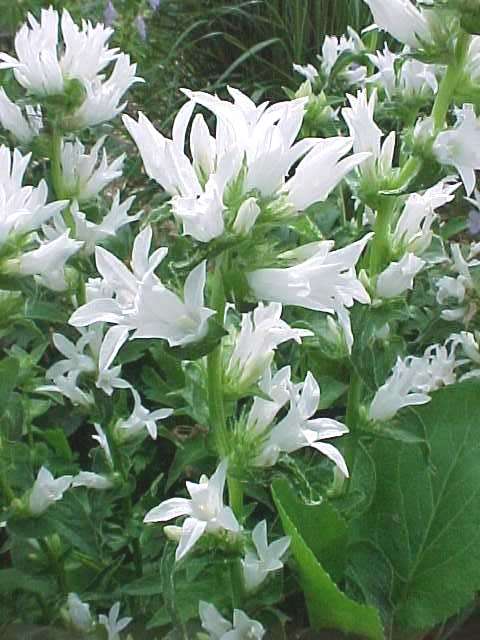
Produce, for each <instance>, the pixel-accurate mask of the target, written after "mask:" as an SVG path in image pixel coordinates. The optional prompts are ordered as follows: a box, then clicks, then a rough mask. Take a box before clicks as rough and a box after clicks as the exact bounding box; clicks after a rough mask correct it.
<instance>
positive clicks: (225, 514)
mask: <svg viewBox="0 0 480 640" xmlns="http://www.w3.org/2000/svg"><path fill="white" fill-rule="evenodd" d="M226 475H227V462H226V461H225V460H224V461H223V462H221V463H220V465H219V466H218V468H217V470H216V471H215V473H214V474H213V475H212V477H211V478H210V479H209V478H207V476H205V475H203V476H202V477H201V478H200V482H199V484H195V483H193V482H187V483H186V484H187V491H188V493H189V494H190V499H188V498H171V499H169V500H165V501H164V502H162V503H161V504H160V505H159V506H158V507H154V508H153V509H151V510H150V511H149V512H148V513H147V515H146V516H145V519H144V522H166V521H168V520H172V519H173V518H178V517H179V516H187V519H186V520H185V521H184V523H183V526H182V534H181V538H180V544H179V545H178V547H177V551H176V553H175V558H176V560H177V561H178V560H181V559H182V558H183V557H184V556H185V555H186V554H187V553H188V552H189V551H190V550H191V549H192V548H193V547H194V545H195V544H196V543H197V541H198V540H199V538H200V537H201V536H202V535H203V534H204V533H217V532H219V531H229V532H231V533H234V534H236V533H238V532H239V531H240V525H239V523H238V522H237V519H236V518H235V515H234V514H233V511H232V510H231V509H230V507H226V506H225V505H224V504H223V492H224V488H225V481H226Z"/></svg>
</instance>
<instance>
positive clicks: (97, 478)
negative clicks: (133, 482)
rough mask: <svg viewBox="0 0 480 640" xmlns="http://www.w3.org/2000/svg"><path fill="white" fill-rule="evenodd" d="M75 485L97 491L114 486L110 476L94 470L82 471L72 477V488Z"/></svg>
mask: <svg viewBox="0 0 480 640" xmlns="http://www.w3.org/2000/svg"><path fill="white" fill-rule="evenodd" d="M74 487H86V488H87V489H96V490H97V491H105V490H107V489H111V488H112V487H113V482H112V481H111V480H110V478H107V477H106V476H102V475H100V474H98V473H93V472H92V471H80V473H77V475H76V476H74V477H73V479H72V489H73V488H74Z"/></svg>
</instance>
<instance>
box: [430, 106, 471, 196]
mask: <svg viewBox="0 0 480 640" xmlns="http://www.w3.org/2000/svg"><path fill="white" fill-rule="evenodd" d="M433 152H434V154H435V156H436V158H437V160H438V161H439V162H440V163H441V164H446V165H451V166H453V167H455V168H456V169H457V171H458V173H459V174H460V176H461V178H462V180H463V184H464V185H465V190H466V192H467V195H470V194H471V193H472V192H473V189H474V188H475V181H476V178H475V171H476V170H477V169H480V121H479V119H478V118H477V116H476V114H475V108H474V106H473V104H464V105H463V108H462V109H459V110H458V111H457V124H456V126H455V127H454V128H453V129H448V130H447V131H442V132H441V133H439V134H438V136H437V138H436V140H435V142H434V145H433Z"/></svg>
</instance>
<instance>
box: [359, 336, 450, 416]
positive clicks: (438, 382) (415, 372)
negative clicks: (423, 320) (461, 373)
mask: <svg viewBox="0 0 480 640" xmlns="http://www.w3.org/2000/svg"><path fill="white" fill-rule="evenodd" d="M457 366H458V362H457V360H456V358H455V345H452V346H451V348H450V350H448V349H447V347H445V346H441V345H438V344H436V345H432V346H431V347H428V349H426V351H425V353H424V355H423V356H422V357H414V356H408V357H407V358H405V359H404V360H402V359H401V358H400V357H399V358H398V359H397V362H396V364H395V366H394V368H393V371H392V374H391V375H390V377H389V378H388V379H387V380H386V382H385V383H384V384H383V385H382V386H381V387H380V388H379V389H378V391H377V392H376V394H375V396H374V398H373V400H372V402H371V404H370V409H369V418H370V420H374V421H379V422H384V421H388V420H391V419H392V418H393V417H394V416H395V414H396V413H397V411H399V410H400V409H402V408H403V407H408V406H416V405H420V404H426V403H427V402H430V400H431V397H430V396H429V395H428V394H429V393H430V392H431V391H435V390H436V389H439V388H440V387H442V386H446V385H449V384H453V383H454V382H455V381H456V374H455V369H456V368H457Z"/></svg>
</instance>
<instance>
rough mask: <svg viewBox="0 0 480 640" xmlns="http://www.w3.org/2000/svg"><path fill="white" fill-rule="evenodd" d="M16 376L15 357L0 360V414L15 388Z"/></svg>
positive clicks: (0, 414) (4, 409)
mask: <svg viewBox="0 0 480 640" xmlns="http://www.w3.org/2000/svg"><path fill="white" fill-rule="evenodd" d="M17 377H18V362H17V360H16V359H15V358H5V360H2V362H0V416H2V415H3V414H4V413H5V411H6V409H7V406H8V402H9V399H10V394H11V393H12V391H13V390H14V388H15V384H16V382H17Z"/></svg>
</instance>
